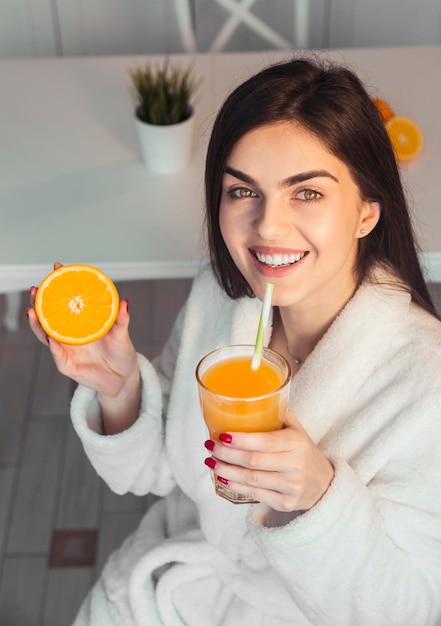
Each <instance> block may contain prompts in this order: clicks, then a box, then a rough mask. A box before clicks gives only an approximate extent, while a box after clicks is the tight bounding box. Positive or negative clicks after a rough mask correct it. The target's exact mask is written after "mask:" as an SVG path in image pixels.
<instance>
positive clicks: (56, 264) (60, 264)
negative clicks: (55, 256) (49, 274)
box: [54, 261, 63, 270]
mask: <svg viewBox="0 0 441 626" xmlns="http://www.w3.org/2000/svg"><path fill="white" fill-rule="evenodd" d="M59 267H63V264H62V263H59V262H58V261H55V263H54V270H57V269H58V268H59Z"/></svg>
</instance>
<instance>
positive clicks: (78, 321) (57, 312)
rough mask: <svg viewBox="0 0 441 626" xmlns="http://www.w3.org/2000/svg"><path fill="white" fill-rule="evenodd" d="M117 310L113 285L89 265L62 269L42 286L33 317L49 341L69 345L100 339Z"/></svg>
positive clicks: (108, 327)
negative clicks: (36, 318) (35, 317)
mask: <svg viewBox="0 0 441 626" xmlns="http://www.w3.org/2000/svg"><path fill="white" fill-rule="evenodd" d="M118 310H119V296H118V292H117V290H116V287H115V285H114V284H113V282H112V281H111V280H110V278H109V277H108V276H106V274H104V272H102V271H101V270H99V269H97V268H96V267H92V266H91V265H85V264H75V265H62V266H61V267H59V268H57V269H55V270H54V271H53V272H51V273H50V274H48V276H46V278H45V279H44V280H43V281H42V282H41V284H40V285H39V287H38V289H37V294H36V296H35V313H36V314H37V317H38V321H39V322H40V324H41V326H42V328H43V330H44V331H45V332H46V334H47V335H49V337H52V338H53V339H56V340H57V341H59V342H60V343H64V344H68V345H83V344H87V343H91V342H92V341H96V340H97V339H101V337H103V336H104V335H105V334H106V333H107V332H108V331H109V330H110V328H111V327H112V326H113V324H114V322H115V319H116V317H117V315H118Z"/></svg>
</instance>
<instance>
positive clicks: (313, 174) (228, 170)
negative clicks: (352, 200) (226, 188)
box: [225, 165, 339, 188]
mask: <svg viewBox="0 0 441 626" xmlns="http://www.w3.org/2000/svg"><path fill="white" fill-rule="evenodd" d="M225 174H231V176H234V177H235V178H238V179H239V180H242V181H243V182H244V183H248V184H249V185H254V186H258V185H257V182H256V181H255V180H254V179H253V178H252V177H251V176H248V174H245V173H244V172H241V171H240V170H236V169H234V168H233V167H230V166H229V165H226V166H225ZM312 178H330V179H331V180H333V181H335V182H336V183H338V182H339V181H338V178H336V177H335V176H334V175H333V174H331V173H330V172H328V171H327V170H310V171H308V172H300V173H299V174H294V175H293V176H288V178H284V179H283V180H282V181H281V182H280V183H279V187H282V188H286V187H291V186H292V185H297V184H298V183H303V182H305V181H306V180H311V179H312Z"/></svg>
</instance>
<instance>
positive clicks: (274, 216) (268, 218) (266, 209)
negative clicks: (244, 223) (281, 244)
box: [254, 199, 292, 241]
mask: <svg viewBox="0 0 441 626" xmlns="http://www.w3.org/2000/svg"><path fill="white" fill-rule="evenodd" d="M254 226H255V230H256V232H257V233H258V235H259V236H260V238H261V239H262V240H264V241H277V240H280V239H283V238H284V237H286V236H287V235H288V234H289V233H290V231H291V229H292V224H291V222H290V210H289V207H288V206H286V204H285V203H284V202H283V201H280V200H276V199H274V200H271V199H267V200H265V202H262V203H261V205H260V207H259V211H258V213H257V215H256V220H255V224H254Z"/></svg>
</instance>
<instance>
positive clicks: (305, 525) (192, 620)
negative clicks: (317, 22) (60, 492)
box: [28, 58, 441, 626]
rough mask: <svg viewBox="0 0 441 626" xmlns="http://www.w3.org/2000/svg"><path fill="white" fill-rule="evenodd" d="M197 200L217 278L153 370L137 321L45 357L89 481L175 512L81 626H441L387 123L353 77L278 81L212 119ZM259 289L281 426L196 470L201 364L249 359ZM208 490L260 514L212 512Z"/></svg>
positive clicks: (235, 98)
mask: <svg viewBox="0 0 441 626" xmlns="http://www.w3.org/2000/svg"><path fill="white" fill-rule="evenodd" d="M205 187H206V225H207V231H208V232H207V234H208V240H209V245H210V255H211V264H207V265H206V266H205V267H203V268H201V271H200V273H199V275H198V276H197V277H196V279H195V281H194V283H193V287H192V290H191V293H190V296H189V298H188V301H187V303H186V305H185V307H184V309H183V310H182V312H181V314H180V315H179V317H178V319H177V321H176V324H175V327H174V330H173V332H172V335H171V337H170V339H169V341H168V343H167V345H166V347H165V349H164V352H163V354H162V355H161V356H160V357H159V358H158V359H156V360H155V361H154V362H153V363H150V362H148V361H147V360H146V359H145V358H144V357H142V356H140V355H136V353H135V349H134V347H133V345H132V343H131V340H130V337H129V333H128V327H129V316H128V312H127V307H126V306H120V308H119V313H118V317H117V320H116V323H115V324H114V326H113V327H112V329H111V330H110V331H109V333H108V334H107V335H105V336H104V337H102V338H101V339H100V340H99V341H97V342H93V343H91V344H88V346H65V345H63V344H61V343H58V342H56V341H55V340H51V341H50V342H49V349H50V350H51V353H52V355H53V356H54V359H55V362H56V363H57V365H58V367H59V369H60V371H62V372H64V373H65V374H66V375H68V376H71V377H72V378H74V379H75V380H77V381H78V382H80V383H81V384H80V385H79V387H78V389H77V390H76V392H75V396H74V398H73V402H72V420H73V423H74V427H75V430H76V432H77V433H78V435H79V437H80V438H81V440H82V442H83V445H84V447H85V450H86V452H87V455H88V457H89V458H90V460H91V461H92V463H93V465H94V466H95V468H96V470H97V472H98V474H99V475H100V476H102V477H103V478H104V480H106V481H107V483H108V484H109V485H110V486H111V488H112V489H113V490H114V491H116V492H117V493H124V492H126V491H133V492H134V493H137V494H145V493H148V492H153V493H154V494H156V495H160V496H163V498H162V499H161V500H159V501H158V502H157V503H156V504H155V505H154V506H153V507H152V508H151V509H149V511H148V513H147V515H146V517H145V519H144V520H143V521H142V523H141V524H140V526H139V528H138V529H137V530H136V532H135V533H134V535H133V536H132V537H131V538H130V539H128V540H127V541H126V542H125V543H124V544H123V545H122V546H121V548H120V549H119V550H117V551H116V552H115V553H114V554H113V555H112V557H111V559H110V560H109V562H108V564H107V565H106V567H105V568H104V570H103V574H102V576H101V578H100V579H99V580H98V582H97V583H96V585H95V586H94V588H93V589H92V591H91V593H90V594H89V596H88V598H87V599H86V600H85V602H84V604H83V607H82V608H81V610H80V613H79V615H78V617H77V620H76V622H75V626H85V625H86V624H87V625H91V624H96V623H99V624H101V623H102V624H106V626H107V625H111V624H115V625H116V624H127V625H130V626H132V625H133V624H135V625H137V626H138V625H139V626H141V625H142V626H144V624H146V623H148V624H149V625H150V624H152V626H185V625H191V626H196V625H198V624H204V626H205V625H206V624H213V625H214V626H221V625H222V626H237V624H238V623H243V624H263V623H265V624H271V626H292V624H296V625H298V626H310V625H311V624H314V625H317V626H319V625H320V626H321V625H322V624H327V625H329V626H352V625H353V624H357V626H383V624H385V623H387V624H390V625H391V626H407V624H408V623H409V615H412V621H413V622H414V623H415V624H424V625H427V626H435V625H436V624H438V623H439V618H440V617H441V597H440V594H439V589H440V587H441V544H440V541H439V528H440V525H441V500H440V498H439V476H440V475H441V456H440V454H439V450H440V449H441V422H440V419H439V416H440V415H441V382H440V376H439V372H440V371H441V323H440V321H439V319H438V318H437V316H436V314H435V312H434V309H433V305H432V302H431V299H430V296H429V294H428V290H427V287H426V284H425V282H424V279H423V276H422V272H421V268H420V266H419V263H418V257H417V254H416V244H415V241H414V237H413V232H412V227H411V222H410V217H409V211H408V207H407V204H406V201H405V196H404V192H403V188H402V186H401V182H400V176H399V172H398V168H397V163H396V161H395V157H394V152H393V149H392V146H391V144H390V141H389V138H388V135H387V132H386V130H385V128H384V124H383V121H382V119H381V116H380V114H379V113H378V111H377V108H376V107H375V105H374V104H373V103H372V101H371V99H370V97H369V95H368V94H367V92H366V91H365V89H364V88H363V85H362V84H361V83H360V81H359V80H358V78H357V77H356V76H355V75H354V74H353V73H352V72H350V71H349V70H347V69H345V68H343V67H338V66H330V65H327V64H324V63H323V64H322V63H318V62H317V61H315V60H314V59H311V60H308V59H306V58H299V59H293V60H292V61H289V62H286V63H282V64H280V65H275V66H271V67H269V68H266V69H264V70H263V71H262V72H260V73H259V74H257V75H255V76H252V77H251V78H250V79H249V80H247V81H246V82H245V83H243V84H242V85H240V86H239V87H238V88H237V89H236V90H235V91H234V92H233V93H232V94H231V95H230V96H229V97H228V98H227V100H226V101H225V103H224V104H223V106H222V107H221V109H220V111H219V114H218V116H217V118H216V121H215V123H214V127H213V132H212V137H211V139H210V143H209V147H208V153H207V161H206V172H205ZM268 282H270V283H272V284H273V285H274V293H273V300H272V301H273V307H272V310H271V311H270V314H269V320H268V323H267V325H266V327H265V329H264V332H263V336H264V344H265V346H269V347H270V348H272V349H273V351H276V352H279V353H281V354H282V355H284V356H285V357H286V360H287V361H288V362H289V364H290V366H291V368H290V369H291V372H292V374H293V376H292V379H291V382H290V389H291V392H290V398H289V408H288V411H287V414H286V419H285V422H284V427H283V428H280V429H278V430H272V431H264V429H263V428H262V429H261V431H260V432H243V431H242V430H241V427H240V424H237V423H236V427H234V423H232V425H231V429H230V426H229V430H228V432H224V433H222V432H221V433H216V437H215V436H213V438H211V437H210V439H208V440H207V441H205V450H206V451H208V457H207V458H205V459H204V457H205V455H206V454H207V452H205V450H204V446H203V439H204V436H205V437H206V433H205V430H204V425H203V419H202V415H201V411H200V404H199V397H198V390H197V385H196V381H195V368H196V366H197V364H198V362H200V361H201V358H202V357H203V356H204V355H206V354H207V353H210V352H212V351H213V350H215V349H216V348H218V347H219V346H228V345H241V344H242V345H243V344H252V343H254V340H255V337H256V329H257V326H258V320H259V314H260V302H259V298H262V297H263V294H264V290H265V287H266V285H267V283H268ZM256 296H257V297H256ZM28 313H29V319H30V324H31V327H32V329H33V330H34V332H35V334H36V335H37V337H39V338H40V340H41V341H42V342H44V343H45V344H46V341H45V335H44V333H43V331H42V329H41V327H40V326H39V325H38V321H37V319H36V317H35V313H34V311H33V310H30V311H28ZM260 335H262V333H260ZM428 364H430V367H428ZM240 378H241V377H240V376H238V377H237V376H236V377H235V381H234V382H235V388H238V389H239V392H238V393H240V392H241V391H243V389H242V390H241V379H240ZM242 387H243V385H242ZM229 417H230V416H229ZM244 430H245V429H244ZM109 435H111V436H109ZM212 473H213V474H214V475H215V476H217V477H218V478H217V480H218V482H219V481H220V482H221V483H222V485H223V486H224V487H225V489H226V490H228V491H231V492H233V493H234V494H236V495H237V497H236V500H237V501H239V500H240V501H247V502H250V500H251V501H256V502H257V504H253V505H248V504H241V505H240V506H237V507H235V505H233V504H232V503H231V502H228V501H227V500H225V499H223V498H219V497H217V496H216V494H215V492H214V490H213V486H212V482H211V474H212ZM342 563H344V568H342ZM351 590H356V593H351Z"/></svg>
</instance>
